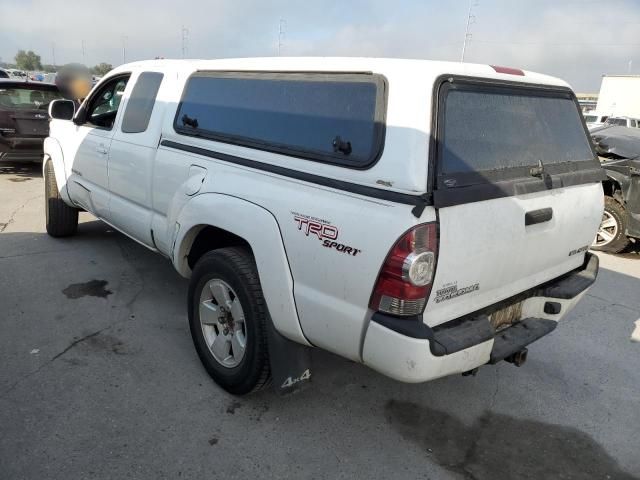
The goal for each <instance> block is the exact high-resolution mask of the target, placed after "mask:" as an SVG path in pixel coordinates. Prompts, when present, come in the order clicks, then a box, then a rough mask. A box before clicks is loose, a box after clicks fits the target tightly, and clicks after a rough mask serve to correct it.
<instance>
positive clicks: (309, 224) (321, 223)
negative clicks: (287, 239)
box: [291, 212, 362, 257]
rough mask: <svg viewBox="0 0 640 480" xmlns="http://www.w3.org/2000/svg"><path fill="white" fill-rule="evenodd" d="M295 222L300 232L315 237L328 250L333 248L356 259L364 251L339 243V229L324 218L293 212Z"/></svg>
mask: <svg viewBox="0 0 640 480" xmlns="http://www.w3.org/2000/svg"><path fill="white" fill-rule="evenodd" d="M291 214H292V215H293V220H294V222H295V223H296V226H297V227H298V230H300V231H301V232H303V233H304V234H305V235H306V236H307V237H308V236H310V235H311V236H313V235H315V236H316V237H318V240H320V241H321V242H322V243H321V245H322V246H323V247H326V248H333V249H335V250H336V251H338V252H340V253H346V254H347V255H351V256H353V257H355V256H356V255H358V254H359V253H360V252H362V250H360V249H358V248H354V247H350V246H349V245H345V244H344V243H339V242H337V240H338V235H339V234H340V232H339V230H338V227H336V226H335V225H331V222H330V221H329V220H324V219H322V218H317V217H312V216H310V215H305V214H303V213H298V212H291Z"/></svg>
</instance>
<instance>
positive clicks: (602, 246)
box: [591, 196, 629, 253]
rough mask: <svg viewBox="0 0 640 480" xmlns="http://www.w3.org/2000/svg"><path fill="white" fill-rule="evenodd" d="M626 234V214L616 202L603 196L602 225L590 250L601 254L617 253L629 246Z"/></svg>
mask: <svg viewBox="0 0 640 480" xmlns="http://www.w3.org/2000/svg"><path fill="white" fill-rule="evenodd" d="M626 232H627V212H626V211H625V210H624V207H623V206H622V205H621V204H620V203H619V202H618V201H617V200H615V199H614V198H612V197H607V196H605V197H604V213H603V214H602V223H600V228H599V229H598V233H597V234H596V238H595V240H594V242H593V245H592V247H591V248H592V249H593V250H600V251H602V252H609V253H619V252H621V251H622V250H624V249H625V248H626V247H627V245H629V238H628V237H627V234H626Z"/></svg>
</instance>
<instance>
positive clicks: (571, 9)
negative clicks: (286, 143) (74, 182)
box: [0, 0, 640, 92]
mask: <svg viewBox="0 0 640 480" xmlns="http://www.w3.org/2000/svg"><path fill="white" fill-rule="evenodd" d="M472 2H473V3H472V5H473V6H472V16H473V18H472V22H471V25H470V32H471V38H470V40H469V42H468V46H467V50H466V55H465V61H468V62H475V63H489V64H494V65H506V66H513V67H519V68H524V69H527V70H532V71H537V72H541V73H546V74H550V75H554V76H557V77H561V78H563V79H565V80H567V81H568V82H569V83H570V84H571V85H572V86H573V87H574V89H575V90H576V91H578V92H597V91H598V90H599V87H600V81H601V77H602V75H603V74H627V73H632V74H640V48H639V47H640V0H566V1H563V0H472ZM469 5H470V3H469V0H448V1H446V0H369V1H364V0H299V1H293V0H272V1H270V0H171V1H169V0H109V1H104V0H85V1H77V0H0V59H1V60H2V61H13V57H14V56H15V54H16V52H17V51H18V50H19V49H31V50H34V51H35V52H36V53H38V54H39V55H40V56H41V57H42V62H43V63H53V60H54V59H53V56H54V54H55V63H56V64H57V65H61V64H64V63H68V62H81V63H85V64H87V65H88V66H92V65H95V64H97V63H100V62H107V63H111V64H112V65H114V66H115V65H119V64H121V63H123V53H124V59H125V60H126V61H133V60H142V59H148V58H154V57H156V56H161V57H165V58H181V57H182V44H183V42H182V36H183V34H182V31H183V27H184V28H185V29H186V30H187V31H188V33H186V34H185V35H186V37H187V41H186V57H188V58H223V57H250V56H273V55H278V49H280V53H281V54H282V55H289V56H299V55H310V56H378V57H397V58H423V59H433V60H451V61H460V57H461V51H462V44H463V40H464V36H465V27H466V23H467V16H468V11H469ZM280 25H281V28H280ZM279 30H281V31H282V33H279ZM279 38H280V40H279ZM123 47H124V52H123Z"/></svg>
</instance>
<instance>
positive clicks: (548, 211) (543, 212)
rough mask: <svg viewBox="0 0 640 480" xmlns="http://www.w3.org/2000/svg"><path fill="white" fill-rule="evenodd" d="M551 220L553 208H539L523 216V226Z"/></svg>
mask: <svg viewBox="0 0 640 480" xmlns="http://www.w3.org/2000/svg"><path fill="white" fill-rule="evenodd" d="M552 218H553V208H540V209H538V210H531V211H530V212H527V213H525V214H524V224H525V226H529V225H535V224H536V223H544V222H548V221H549V220H551V219H552Z"/></svg>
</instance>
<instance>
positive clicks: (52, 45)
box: [51, 42, 56, 67]
mask: <svg viewBox="0 0 640 480" xmlns="http://www.w3.org/2000/svg"><path fill="white" fill-rule="evenodd" d="M51 57H52V59H53V66H54V67H55V66H56V44H55V43H54V42H51Z"/></svg>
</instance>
